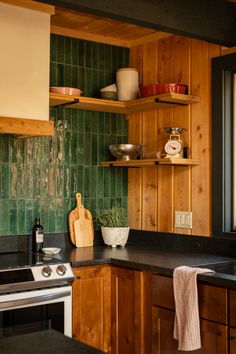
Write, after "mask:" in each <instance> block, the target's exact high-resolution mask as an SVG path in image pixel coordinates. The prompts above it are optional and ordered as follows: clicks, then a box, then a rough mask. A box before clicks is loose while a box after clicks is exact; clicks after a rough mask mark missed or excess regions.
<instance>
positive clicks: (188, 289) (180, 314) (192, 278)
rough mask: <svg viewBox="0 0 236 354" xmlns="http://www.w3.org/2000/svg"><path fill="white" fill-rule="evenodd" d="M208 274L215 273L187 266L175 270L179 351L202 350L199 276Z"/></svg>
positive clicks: (175, 330) (175, 325)
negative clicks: (198, 289)
mask: <svg viewBox="0 0 236 354" xmlns="http://www.w3.org/2000/svg"><path fill="white" fill-rule="evenodd" d="M207 273H214V271H213V270H211V269H206V268H191V267H187V266H181V267H178V268H175V270H174V274H173V285H174V297H175V324H174V338H175V339H177V340H178V341H179V343H178V350H183V351H191V350H196V349H199V348H201V336H200V321H199V310H198V291H197V274H207Z"/></svg>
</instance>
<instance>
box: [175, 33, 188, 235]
mask: <svg viewBox="0 0 236 354" xmlns="http://www.w3.org/2000/svg"><path fill="white" fill-rule="evenodd" d="M174 58H175V61H174V68H173V69H174V74H173V80H174V82H182V83H184V84H187V85H188V87H189V86H190V40H189V39H188V38H185V37H179V36H176V37H175V38H174ZM173 124H174V127H181V128H182V127H183V128H185V129H186V132H185V133H184V135H183V139H184V142H185V144H186V145H187V146H188V147H190V146H191V140H190V134H191V110H190V107H189V106H186V107H177V108H174V109H173ZM191 169H192V167H190V166H186V167H183V166H181V167H180V166H176V167H175V168H174V191H173V192H174V198H173V199H174V205H173V213H174V211H175V210H182V211H191V208H192V205H191V186H192V184H191V177H192V175H191ZM174 232H175V233H182V234H190V233H191V232H190V230H189V229H182V228H175V227H174Z"/></svg>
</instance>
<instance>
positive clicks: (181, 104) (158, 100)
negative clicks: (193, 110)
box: [155, 98, 186, 106]
mask: <svg viewBox="0 0 236 354" xmlns="http://www.w3.org/2000/svg"><path fill="white" fill-rule="evenodd" d="M155 102H157V103H161V104H163V103H165V104H172V105H173V104H174V105H175V106H186V103H181V102H174V103H173V102H168V101H162V99H161V98H155Z"/></svg>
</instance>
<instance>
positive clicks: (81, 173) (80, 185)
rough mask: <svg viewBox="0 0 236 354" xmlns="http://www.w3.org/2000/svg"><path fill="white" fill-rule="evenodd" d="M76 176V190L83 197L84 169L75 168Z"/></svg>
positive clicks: (81, 167) (80, 167)
mask: <svg viewBox="0 0 236 354" xmlns="http://www.w3.org/2000/svg"><path fill="white" fill-rule="evenodd" d="M77 176H78V190H77V192H80V193H81V194H82V195H84V167H83V166H78V167H77Z"/></svg>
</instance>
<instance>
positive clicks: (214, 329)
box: [152, 275, 233, 354]
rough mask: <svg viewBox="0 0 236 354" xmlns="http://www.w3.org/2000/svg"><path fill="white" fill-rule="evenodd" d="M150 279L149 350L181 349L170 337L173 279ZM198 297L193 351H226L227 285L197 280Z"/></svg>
mask: <svg viewBox="0 0 236 354" xmlns="http://www.w3.org/2000/svg"><path fill="white" fill-rule="evenodd" d="M152 279H153V281H152V305H153V306H152V354H178V353H185V352H183V351H179V350H178V343H177V341H176V340H175V339H174V338H173V329H174V317H175V311H174V309H175V305H174V294H173V285H172V283H173V279H172V278H169V277H164V276H160V275H153V278H152ZM198 297H199V313H200V327H201V341H202V347H201V349H199V350H196V351H194V353H196V354H205V353H207V354H228V326H227V324H228V317H227V314H228V305H227V289H224V288H219V287H215V286H210V285H205V284H198ZM232 343H233V341H232ZM230 354H231V352H230Z"/></svg>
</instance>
